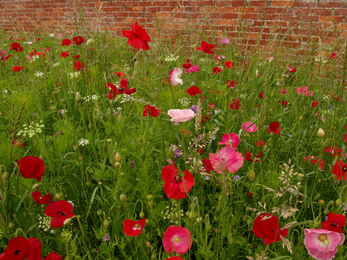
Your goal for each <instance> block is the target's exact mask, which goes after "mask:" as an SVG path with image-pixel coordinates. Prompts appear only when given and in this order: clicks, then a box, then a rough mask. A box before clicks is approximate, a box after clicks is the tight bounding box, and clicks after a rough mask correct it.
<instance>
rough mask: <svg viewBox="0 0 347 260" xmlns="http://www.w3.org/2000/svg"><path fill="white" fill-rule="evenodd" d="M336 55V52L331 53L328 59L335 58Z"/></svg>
mask: <svg viewBox="0 0 347 260" xmlns="http://www.w3.org/2000/svg"><path fill="white" fill-rule="evenodd" d="M336 55H337V53H336V52H334V53H333V54H331V58H330V59H331V60H333V59H335V57H336Z"/></svg>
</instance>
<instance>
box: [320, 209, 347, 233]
mask: <svg viewBox="0 0 347 260" xmlns="http://www.w3.org/2000/svg"><path fill="white" fill-rule="evenodd" d="M345 223H346V217H345V216H344V215H342V214H336V215H335V214H334V213H332V212H330V213H329V214H328V221H324V222H323V223H322V229H325V230H330V231H334V232H338V233H342V227H343V226H344V225H345Z"/></svg>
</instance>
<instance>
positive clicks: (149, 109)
mask: <svg viewBox="0 0 347 260" xmlns="http://www.w3.org/2000/svg"><path fill="white" fill-rule="evenodd" d="M143 109H144V111H143V114H142V115H143V116H151V117H157V116H159V114H160V110H159V109H156V108H155V107H154V106H150V105H145V106H144V108H143Z"/></svg>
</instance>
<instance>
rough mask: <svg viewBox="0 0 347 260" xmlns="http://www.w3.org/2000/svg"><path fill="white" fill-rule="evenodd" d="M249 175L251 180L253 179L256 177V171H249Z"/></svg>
mask: <svg viewBox="0 0 347 260" xmlns="http://www.w3.org/2000/svg"><path fill="white" fill-rule="evenodd" d="M247 176H248V179H249V180H250V181H253V180H254V179H255V172H254V170H249V171H248V172H247Z"/></svg>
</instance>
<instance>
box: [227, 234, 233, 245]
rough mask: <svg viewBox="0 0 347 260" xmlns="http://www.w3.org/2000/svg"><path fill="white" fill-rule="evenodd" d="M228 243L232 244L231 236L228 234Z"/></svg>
mask: <svg viewBox="0 0 347 260" xmlns="http://www.w3.org/2000/svg"><path fill="white" fill-rule="evenodd" d="M228 241H229V243H230V244H232V243H233V234H231V233H229V235H228Z"/></svg>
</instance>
